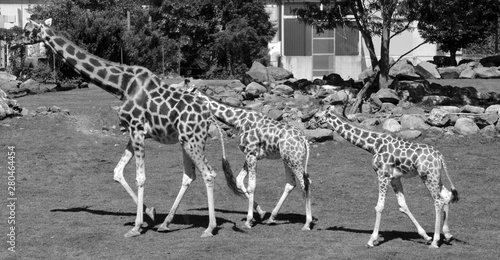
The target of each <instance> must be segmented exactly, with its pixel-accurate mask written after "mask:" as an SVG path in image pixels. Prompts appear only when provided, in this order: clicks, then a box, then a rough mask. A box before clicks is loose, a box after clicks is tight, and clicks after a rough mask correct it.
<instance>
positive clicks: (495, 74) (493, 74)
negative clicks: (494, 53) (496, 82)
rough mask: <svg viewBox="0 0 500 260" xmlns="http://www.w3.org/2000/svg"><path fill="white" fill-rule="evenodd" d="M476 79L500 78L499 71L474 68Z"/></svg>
mask: <svg viewBox="0 0 500 260" xmlns="http://www.w3.org/2000/svg"><path fill="white" fill-rule="evenodd" d="M474 72H475V73H476V77H478V78H483V79H491V78H500V71H499V70H498V68H497V67H481V68H475V69H474Z"/></svg>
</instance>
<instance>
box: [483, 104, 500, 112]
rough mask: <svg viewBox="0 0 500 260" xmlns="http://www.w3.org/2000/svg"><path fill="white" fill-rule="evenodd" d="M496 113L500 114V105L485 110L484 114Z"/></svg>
mask: <svg viewBox="0 0 500 260" xmlns="http://www.w3.org/2000/svg"><path fill="white" fill-rule="evenodd" d="M495 111H496V112H497V113H499V114H500V105H491V106H489V107H487V108H486V110H484V113H492V112H495Z"/></svg>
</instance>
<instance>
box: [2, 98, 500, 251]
mask: <svg viewBox="0 0 500 260" xmlns="http://www.w3.org/2000/svg"><path fill="white" fill-rule="evenodd" d="M19 102H20V103H21V104H22V105H23V106H25V107H28V108H31V109H35V108H36V107H38V106H51V105H57V106H59V107H61V108H63V109H69V110H70V116H65V115H61V116H51V117H49V116H45V117H38V116H37V117H25V118H20V119H17V118H12V119H8V120H7V121H5V122H4V121H3V124H2V125H0V133H1V137H2V138H0V145H1V147H2V153H3V154H4V155H3V156H2V158H4V159H2V160H5V154H6V151H7V147H8V146H15V147H16V154H17V156H16V160H17V166H18V168H17V169H18V170H17V190H16V191H17V197H18V201H17V203H18V206H19V207H18V209H17V211H16V217H17V219H16V220H17V222H16V230H18V233H17V241H18V244H17V246H16V251H17V252H16V253H15V254H11V253H8V252H7V251H6V250H5V249H6V248H7V246H8V245H7V244H5V243H4V248H3V249H2V251H1V253H0V258H1V259H9V258H10V259H40V258H48V259H73V258H77V259H103V258H115V259H116V258H118V259H120V258H125V259H138V258H146V259H186V258H188V259H201V258H204V259H271V258H274V259H301V258H304V259H436V258H437V259H441V258H449V259H496V258H497V257H498V255H499V254H500V250H499V249H498V245H499V244H500V231H499V229H498V219H497V216H499V215H500V202H499V200H498V198H499V197H500V190H499V189H498V184H499V183H500V174H499V171H498V169H499V168H500V160H498V158H500V149H499V147H500V139H498V138H489V139H485V138H483V137H481V136H468V137H458V136H452V137H446V138H442V139H439V140H434V141H432V145H433V146H435V147H436V148H437V149H438V150H440V151H441V152H442V153H443V154H444V156H445V158H446V160H447V164H448V168H449V172H450V176H451V178H452V180H453V182H454V184H455V186H456V187H457V189H458V191H459V193H460V195H461V200H460V201H459V203H458V204H453V205H452V207H451V213H450V221H451V222H450V228H451V231H452V233H453V234H454V236H455V240H454V241H452V242H451V244H443V245H441V248H440V249H438V250H429V249H428V248H427V245H426V244H425V243H424V241H423V239H421V238H420V237H419V236H418V234H417V232H416V230H415V228H414V227H413V225H412V223H411V222H410V221H409V220H408V219H407V218H406V217H405V216H404V215H403V214H401V213H399V211H398V205H397V201H396V198H395V196H394V193H393V192H392V191H390V192H389V193H388V199H387V202H386V207H385V211H384V213H383V215H382V222H381V232H380V233H381V237H382V238H381V242H380V243H379V245H378V246H377V247H375V248H372V249H368V248H365V244H366V242H367V241H368V238H369V236H370V234H371V232H372V228H373V225H374V221H375V211H374V207H375V204H376V201H377V194H378V192H377V190H378V188H377V180H376V176H375V173H374V172H373V170H372V167H371V155H370V154H369V153H367V152H365V151H364V150H361V149H359V148H357V147H354V146H353V145H351V144H349V143H345V142H334V141H328V142H325V143H321V144H313V145H312V146H311V147H312V148H311V149H312V150H311V158H310V162H309V166H308V169H309V172H310V174H311V179H312V181H313V182H312V202H313V216H314V217H315V218H316V219H317V221H316V222H315V225H314V227H313V229H312V230H311V231H308V232H304V231H301V230H300V229H301V227H302V225H303V222H304V221H305V208H304V200H303V198H302V195H301V194H300V192H298V191H293V192H292V193H291V195H290V196H289V198H288V200H287V201H286V202H285V204H284V206H283V208H282V210H281V213H280V214H279V215H278V224H277V225H274V226H269V225H266V224H261V223H258V224H257V225H256V226H254V227H253V228H252V229H251V230H246V229H244V228H243V225H244V218H245V216H246V209H247V201H246V199H243V198H240V197H237V196H235V195H233V194H232V193H231V191H230V190H229V189H228V188H227V187H226V183H225V180H224V179H223V176H222V171H221V164H220V163H221V162H220V155H221V150H220V145H219V141H217V140H209V142H208V145H207V148H206V150H207V156H208V159H209V161H210V163H211V165H212V166H213V167H214V168H215V170H216V171H217V173H218V177H217V180H216V187H215V191H216V194H215V206H216V216H217V224H218V227H219V229H218V231H217V234H216V235H215V236H214V237H213V238H208V239H202V238H200V235H201V233H202V232H203V230H204V229H205V228H206V226H207V224H208V212H207V200H206V191H205V187H204V184H203V181H202V180H201V178H198V179H197V180H196V181H195V182H193V184H192V185H191V187H190V188H189V190H188V191H187V192H186V195H185V197H184V199H183V201H182V202H181V205H180V207H179V210H178V212H177V213H178V214H177V216H176V218H175V219H174V222H173V224H172V226H171V227H172V231H171V232H169V233H157V232H155V227H156V226H157V225H158V224H159V223H160V222H162V221H163V219H164V218H165V216H166V214H167V213H168V210H169V209H170V207H171V205H172V203H173V201H174V199H175V196H176V194H177V192H178V190H179V188H180V185H181V180H182V155H181V152H180V147H179V145H169V146H167V145H162V144H159V143H156V142H153V141H147V145H146V175H147V180H146V191H145V201H146V203H147V204H148V205H154V206H155V207H156V208H157V212H158V218H157V219H158V220H157V222H156V223H152V224H151V225H150V226H149V227H147V228H146V229H145V233H144V234H143V235H142V236H139V237H136V238H129V239H126V238H124V237H123V234H125V233H126V232H127V231H128V230H129V229H130V228H131V227H132V225H133V222H134V219H135V206H134V203H133V201H132V200H131V199H130V197H129V196H128V194H127V193H126V192H125V190H124V189H123V188H122V187H121V186H120V185H119V184H118V183H116V182H114V181H113V169H114V167H115V165H116V163H117V162H118V160H119V159H120V156H121V154H122V152H123V150H124V148H125V145H126V143H127V136H126V135H121V134H116V135H111V134H108V135H106V134H102V133H101V134H94V133H93V131H94V130H95V131H101V132H102V126H112V125H118V119H117V117H116V112H115V111H114V110H113V108H112V107H114V106H117V105H119V104H120V102H119V101H118V100H115V99H113V97H112V96H110V95H107V94H106V93H105V92H103V91H101V90H99V89H87V90H75V91H71V92H63V93H47V94H43V95H37V96H27V97H24V98H20V99H19ZM6 125H8V126H6ZM77 130H80V131H77ZM87 132H88V133H87ZM424 141H425V140H424ZM226 143H227V145H226V148H227V153H228V155H229V160H230V161H231V163H232V167H233V171H235V172H237V171H238V170H239V168H240V167H241V166H242V164H243V161H244V157H243V155H242V153H241V152H240V151H239V149H238V147H237V141H236V140H235V139H229V140H226ZM0 165H1V166H2V168H3V169H5V168H4V167H5V166H4V165H5V164H4V162H2V163H1V164H0ZM134 168H135V166H134V164H133V163H132V164H131V165H129V166H128V167H127V168H126V170H125V177H126V178H127V180H128V181H129V183H130V184H131V185H132V186H134V179H135V173H134V172H135V171H134ZM4 178H5V177H4ZM284 181H285V176H284V173H283V166H282V163H281V162H280V161H273V160H263V161H259V163H258V174H257V190H256V200H257V201H258V202H259V203H260V204H261V205H262V206H263V208H264V209H265V210H267V211H271V210H272V208H273V207H274V205H275V203H276V202H277V200H278V199H279V196H280V195H281V193H282V191H283V188H284V184H285V183H284ZM443 181H444V183H445V185H448V183H447V181H446V180H443ZM0 183H1V190H2V191H3V194H6V191H7V188H6V181H5V180H2V181H1V182H0ZM403 185H404V187H405V194H406V198H407V202H408V204H409V208H410V210H411V211H412V213H413V214H414V215H415V217H416V218H417V220H418V221H419V222H420V224H421V225H422V226H423V227H424V228H425V229H426V231H427V232H428V233H429V234H430V235H432V234H431V232H432V230H433V225H434V207H433V203H432V199H431V198H430V195H429V193H428V191H427V189H426V188H425V186H424V185H423V184H422V182H421V181H420V180H418V179H416V178H413V179H405V180H403ZM6 196H7V195H4V198H5V197H6ZM0 213H1V215H0V218H1V219H2V221H1V223H2V224H1V230H2V232H7V228H8V226H7V223H6V219H7V214H8V212H7V211H5V210H2V211H0Z"/></svg>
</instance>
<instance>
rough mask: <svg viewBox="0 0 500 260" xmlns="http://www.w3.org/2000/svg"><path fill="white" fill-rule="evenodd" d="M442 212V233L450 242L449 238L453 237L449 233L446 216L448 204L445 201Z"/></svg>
mask: <svg viewBox="0 0 500 260" xmlns="http://www.w3.org/2000/svg"><path fill="white" fill-rule="evenodd" d="M443 214H444V220H443V233H444V237H445V239H446V241H447V242H450V241H451V239H452V238H453V235H452V234H451V233H450V228H449V226H448V218H449V215H450V204H448V203H446V204H444V205H443Z"/></svg>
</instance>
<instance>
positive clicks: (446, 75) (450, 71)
mask: <svg viewBox="0 0 500 260" xmlns="http://www.w3.org/2000/svg"><path fill="white" fill-rule="evenodd" d="M437 70H438V72H439V74H440V75H441V78H442V79H458V77H460V71H459V69H458V68H457V67H442V68H438V69H437Z"/></svg>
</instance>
